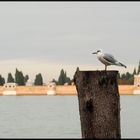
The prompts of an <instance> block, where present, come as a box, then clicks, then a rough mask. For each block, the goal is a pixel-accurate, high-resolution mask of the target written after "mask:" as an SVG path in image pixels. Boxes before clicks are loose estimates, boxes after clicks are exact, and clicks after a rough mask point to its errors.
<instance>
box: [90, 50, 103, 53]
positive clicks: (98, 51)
mask: <svg viewBox="0 0 140 140" xmlns="http://www.w3.org/2000/svg"><path fill="white" fill-rule="evenodd" d="M100 52H102V50H101V49H99V50H97V51H96V52H93V53H92V54H98V53H100Z"/></svg>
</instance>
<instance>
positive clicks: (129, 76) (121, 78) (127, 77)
mask: <svg viewBox="0 0 140 140" xmlns="http://www.w3.org/2000/svg"><path fill="white" fill-rule="evenodd" d="M138 74H140V61H139V64H138V68H137V69H136V68H134V70H133V73H129V72H126V73H123V74H120V73H118V84H120V85H133V84H134V75H138Z"/></svg>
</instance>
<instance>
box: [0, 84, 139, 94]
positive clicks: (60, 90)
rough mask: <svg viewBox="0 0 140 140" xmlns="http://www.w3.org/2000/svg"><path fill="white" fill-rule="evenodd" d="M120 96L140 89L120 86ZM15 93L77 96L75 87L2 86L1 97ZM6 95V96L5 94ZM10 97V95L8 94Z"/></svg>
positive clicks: (131, 86) (0, 88)
mask: <svg viewBox="0 0 140 140" xmlns="http://www.w3.org/2000/svg"><path fill="white" fill-rule="evenodd" d="M118 88H119V94H120V95H134V91H136V90H137V91H139V94H140V87H136V86H134V85H119V86H118ZM10 91H11V93H12V92H13V93H14V94H13V95H19V96H20V95H48V91H54V93H55V95H77V90H76V86H75V85H56V87H55V89H51V88H50V87H48V86H16V87H15V88H13V89H9V88H8V89H6V88H5V87H3V86H0V95H4V94H3V93H4V92H7V93H8V92H9V93H10ZM5 95H6V94H5ZM7 95H8V94H7Z"/></svg>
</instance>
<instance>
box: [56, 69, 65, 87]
mask: <svg viewBox="0 0 140 140" xmlns="http://www.w3.org/2000/svg"><path fill="white" fill-rule="evenodd" d="M65 79H66V74H65V72H64V70H63V69H62V70H61V71H60V75H59V78H58V84H59V85H64V83H65Z"/></svg>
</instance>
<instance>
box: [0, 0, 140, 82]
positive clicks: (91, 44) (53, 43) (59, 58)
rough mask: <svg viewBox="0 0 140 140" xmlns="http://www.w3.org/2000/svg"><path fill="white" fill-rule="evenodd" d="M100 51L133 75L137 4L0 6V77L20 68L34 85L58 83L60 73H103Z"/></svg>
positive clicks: (139, 29) (139, 34)
mask: <svg viewBox="0 0 140 140" xmlns="http://www.w3.org/2000/svg"><path fill="white" fill-rule="evenodd" d="M97 49H102V50H103V51H104V52H106V53H110V54H112V55H114V57H115V58H116V59H118V60H119V61H120V62H121V63H123V64H125V65H126V66H127V69H124V68H123V67H117V66H110V67H108V69H109V70H118V71H120V73H123V72H127V71H129V72H132V71H133V69H134V67H137V66H138V62H139V60H140V2H94V1H93V2H86V1H85V2H62V1H61V2H47V1H46V2H39V1H38V2H0V74H1V75H2V76H3V77H4V78H5V79H7V75H8V73H9V72H12V74H13V76H14V74H15V69H16V68H18V69H19V70H21V71H22V72H23V74H24V75H25V74H28V75H29V77H30V79H31V80H32V81H34V78H35V75H36V74H38V73H41V74H42V76H43V80H44V82H48V81H51V80H52V79H53V78H55V79H56V80H57V79H58V76H59V74H60V70H61V69H62V68H63V69H64V70H66V71H67V76H69V77H70V78H73V75H74V73H75V70H76V68H77V67H79V68H80V70H97V69H98V70H102V69H104V65H103V64H101V63H100V62H99V61H98V60H97V58H96V56H95V55H92V52H94V51H96V50H97Z"/></svg>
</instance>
